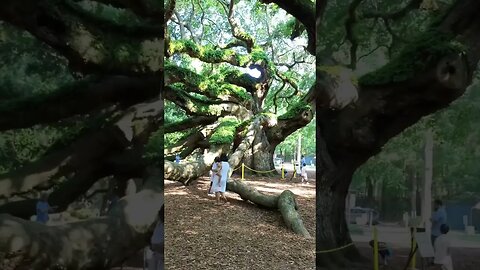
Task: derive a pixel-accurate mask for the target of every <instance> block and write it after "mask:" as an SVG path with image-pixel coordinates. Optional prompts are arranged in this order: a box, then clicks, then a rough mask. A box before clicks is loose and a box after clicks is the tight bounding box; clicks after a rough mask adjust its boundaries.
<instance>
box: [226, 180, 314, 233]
mask: <svg viewBox="0 0 480 270" xmlns="http://www.w3.org/2000/svg"><path fill="white" fill-rule="evenodd" d="M227 190H229V191H231V192H234V193H237V194H238V195H240V197H241V198H242V199H243V200H244V201H250V202H252V203H254V204H256V205H258V206H261V207H265V208H269V209H278V210H279V211H280V213H281V214H282V217H283V221H284V222H285V225H286V226H287V228H289V229H291V230H292V231H294V232H295V233H297V234H300V235H302V236H304V237H306V238H311V236H310V233H309V232H308V230H307V229H306V228H305V226H304V225H303V221H302V218H301V216H300V214H299V213H298V212H297V209H298V205H297V203H296V201H295V195H294V194H293V192H291V191H290V190H284V191H283V192H282V193H281V194H279V195H266V194H262V193H260V192H258V190H256V189H255V188H252V187H250V186H247V185H246V184H244V183H243V182H240V181H238V180H235V181H228V182H227Z"/></svg>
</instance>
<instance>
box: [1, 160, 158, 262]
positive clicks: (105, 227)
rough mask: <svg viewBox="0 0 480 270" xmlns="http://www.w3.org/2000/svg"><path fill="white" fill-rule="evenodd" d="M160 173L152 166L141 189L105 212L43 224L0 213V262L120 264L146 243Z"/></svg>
mask: <svg viewBox="0 0 480 270" xmlns="http://www.w3.org/2000/svg"><path fill="white" fill-rule="evenodd" d="M160 176H161V172H157V173H154V171H153V170H152V171H151V172H150V174H149V175H148V176H147V181H146V184H145V187H144V189H143V190H142V191H140V192H138V193H136V194H134V195H131V196H128V197H125V198H123V199H121V200H120V201H119V203H118V204H117V205H116V206H115V208H113V209H112V211H111V212H110V213H109V214H108V216H106V217H99V218H94V219H89V220H86V221H79V222H75V223H70V224H67V225H63V226H45V225H43V224H40V223H37V222H31V221H25V220H22V219H19V218H15V217H12V216H10V215H5V214H1V215H0V256H2V257H0V262H1V263H2V264H1V265H0V266H2V268H5V269H10V268H12V269H32V270H40V269H47V268H50V267H51V266H53V265H55V266H58V267H59V268H67V267H68V268H72V269H109V268H111V267H113V266H116V265H119V264H120V263H121V262H123V261H124V260H125V259H126V258H128V257H130V256H132V255H134V254H135V253H136V252H137V251H138V250H140V249H142V248H143V247H145V246H146V245H147V243H148V238H149V236H150V235H151V234H152V232H153V229H154V227H155V223H156V222H157V216H158V215H157V212H158V211H159V209H160V207H161V206H162V205H163V190H162V187H163V184H162V179H161V177H160ZM139 209H141V211H139ZM65 239H69V241H65ZM38 247H41V249H39V248H38ZM85 247H88V248H85ZM125 247H128V248H125ZM40 253H41V254H42V255H41V256H40ZM7 258H8V259H7Z"/></svg>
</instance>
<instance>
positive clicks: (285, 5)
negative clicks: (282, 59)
mask: <svg viewBox="0 0 480 270" xmlns="http://www.w3.org/2000/svg"><path fill="white" fill-rule="evenodd" d="M260 2H263V3H266V4H270V3H275V4H277V5H278V6H279V7H280V8H282V9H284V10H285V11H286V12H287V13H288V14H290V15H292V16H293V17H295V18H296V19H297V20H299V21H300V22H301V23H302V24H303V25H304V26H305V28H306V29H307V33H308V47H307V50H308V52H310V53H311V54H312V55H315V3H314V2H312V1H310V0H295V1H284V0H261V1H260ZM317 2H318V1H317ZM319 2H326V1H323V0H320V1H319Z"/></svg>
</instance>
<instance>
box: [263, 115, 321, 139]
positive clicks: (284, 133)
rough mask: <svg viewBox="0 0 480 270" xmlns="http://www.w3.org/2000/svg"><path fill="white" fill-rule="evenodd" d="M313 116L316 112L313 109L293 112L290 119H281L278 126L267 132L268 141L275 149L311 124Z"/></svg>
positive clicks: (270, 128)
mask: <svg viewBox="0 0 480 270" xmlns="http://www.w3.org/2000/svg"><path fill="white" fill-rule="evenodd" d="M313 116H314V111H313V110H312V107H311V106H304V107H301V108H299V109H298V110H297V111H295V113H293V112H292V114H291V115H290V117H289V118H287V119H279V120H278V121H277V124H276V125H274V126H272V127H269V128H268V129H267V130H266V133H267V138H268V141H269V142H270V144H271V145H272V146H273V147H275V146H276V145H278V144H279V143H281V142H283V141H284V140H285V138H287V137H288V136H289V135H290V134H292V133H293V132H295V131H296V130H298V129H300V128H302V127H304V126H306V125H307V124H308V123H310V122H311V121H312V119H313Z"/></svg>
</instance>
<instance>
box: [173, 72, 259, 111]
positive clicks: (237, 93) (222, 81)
mask: <svg viewBox="0 0 480 270" xmlns="http://www.w3.org/2000/svg"><path fill="white" fill-rule="evenodd" d="M165 72H166V73H167V74H168V76H169V77H170V78H171V80H172V81H181V82H183V83H184V84H185V85H186V86H191V87H194V88H195V89H193V91H192V89H188V88H185V87H183V88H184V89H183V90H185V91H187V92H200V93H202V94H205V95H206V96H209V97H212V98H217V97H222V96H224V97H225V96H227V97H228V96H232V97H236V98H237V99H238V100H239V101H240V102H244V101H247V100H250V99H251V98H252V97H251V96H250V95H249V94H248V92H247V91H246V90H245V88H244V87H243V86H244V85H248V84H249V83H251V82H250V81H246V80H248V79H246V77H242V76H241V75H238V76H240V78H236V77H235V78H232V77H231V74H237V73H238V74H240V73H241V72H240V71H236V70H232V69H225V70H223V71H221V72H220V74H214V75H210V76H202V75H199V74H197V73H195V72H193V71H191V70H189V69H187V68H182V67H179V66H176V65H171V64H167V65H166V66H165ZM236 79H238V80H236ZM243 80H245V81H243Z"/></svg>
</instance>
